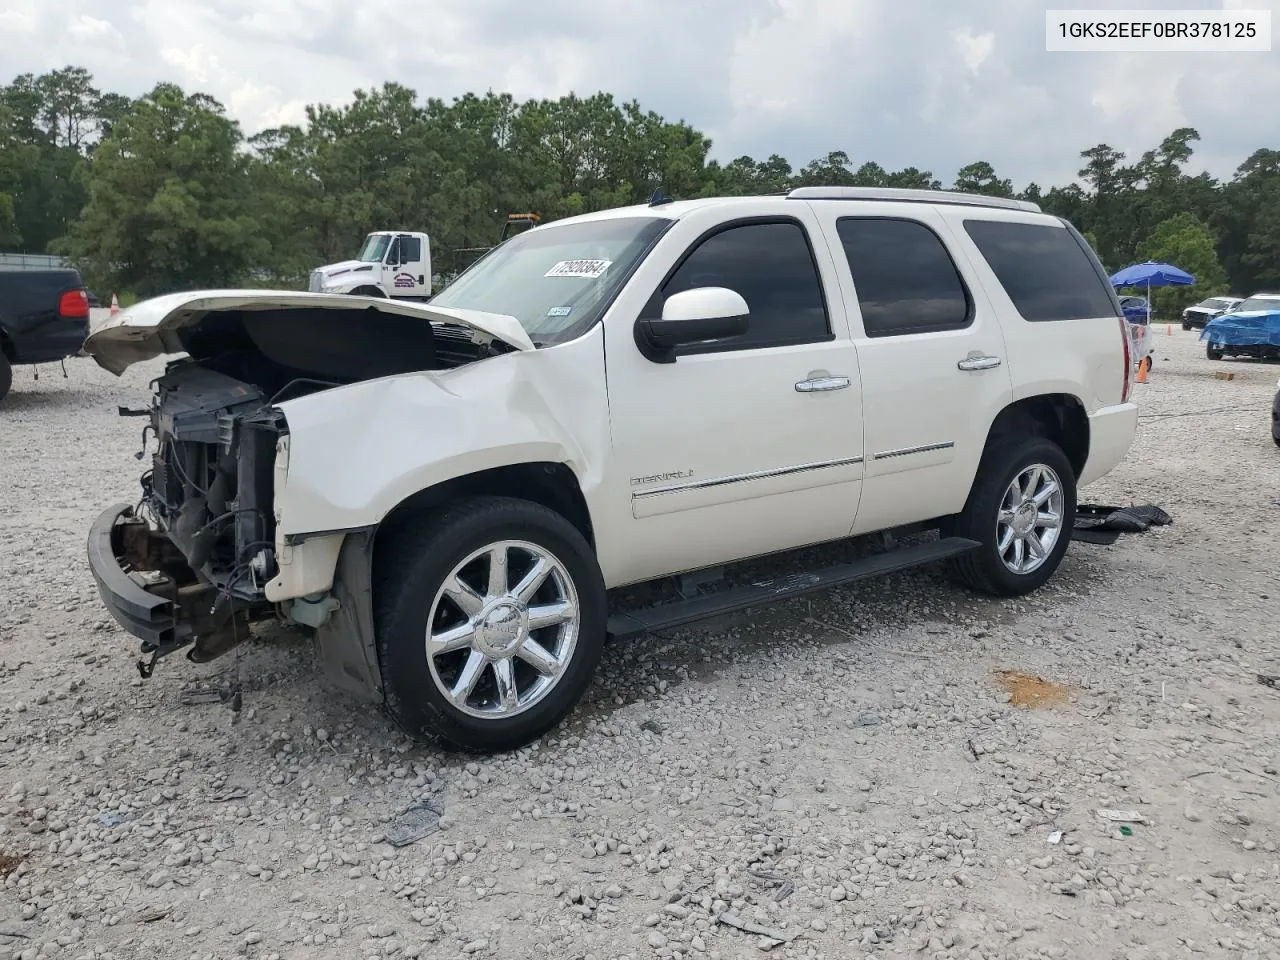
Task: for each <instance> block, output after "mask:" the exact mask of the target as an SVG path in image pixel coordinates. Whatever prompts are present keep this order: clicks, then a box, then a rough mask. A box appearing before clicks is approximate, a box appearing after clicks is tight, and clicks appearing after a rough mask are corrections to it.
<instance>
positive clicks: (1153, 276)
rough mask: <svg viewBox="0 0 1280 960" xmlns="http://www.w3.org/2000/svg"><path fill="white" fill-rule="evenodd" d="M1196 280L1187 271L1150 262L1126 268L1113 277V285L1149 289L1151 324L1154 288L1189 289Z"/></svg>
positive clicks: (1148, 313)
mask: <svg viewBox="0 0 1280 960" xmlns="http://www.w3.org/2000/svg"><path fill="white" fill-rule="evenodd" d="M1195 282H1196V278H1195V277H1193V276H1192V275H1191V274H1189V273H1187V272H1186V271H1185V270H1179V269H1178V268H1177V267H1175V266H1173V265H1172V264H1169V263H1156V262H1155V261H1154V260H1148V261H1146V262H1145V263H1135V264H1133V266H1130V267H1125V268H1124V269H1123V270H1121V271H1120V272H1119V273H1116V274H1113V275H1112V277H1111V285H1112V286H1113V287H1115V288H1116V289H1117V290H1119V289H1120V288H1121V287H1146V288H1147V323H1148V325H1150V323H1151V288H1152V287H1189V286H1191V285H1192V284H1193V283H1195Z"/></svg>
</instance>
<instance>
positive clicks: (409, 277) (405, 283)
mask: <svg viewBox="0 0 1280 960" xmlns="http://www.w3.org/2000/svg"><path fill="white" fill-rule="evenodd" d="M396 245H397V246H398V247H399V257H398V259H399V264H398V266H397V267H396V269H395V272H394V274H393V275H392V278H391V290H392V294H391V295H392V296H394V297H422V296H426V295H427V294H429V293H430V292H431V287H430V278H428V277H427V266H426V263H425V261H426V259H427V258H426V257H425V256H424V250H423V243H422V237H415V236H412V235H410V234H407V233H402V234H400V235H399V236H398V237H396Z"/></svg>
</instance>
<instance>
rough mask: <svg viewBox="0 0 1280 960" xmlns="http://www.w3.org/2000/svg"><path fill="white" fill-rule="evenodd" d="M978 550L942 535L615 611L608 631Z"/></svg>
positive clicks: (645, 626) (704, 614)
mask: <svg viewBox="0 0 1280 960" xmlns="http://www.w3.org/2000/svg"><path fill="white" fill-rule="evenodd" d="M979 546H981V544H980V543H978V541H976V540H967V539H965V538H964V537H943V538H942V539H940V540H931V541H929V542H927V543H921V544H915V545H913V546H909V547H898V548H896V549H894V550H889V551H887V552H885V553H876V554H872V555H871V556H869V557H863V558H862V559H861V560H855V561H853V562H852V563H840V564H836V565H835V566H833V567H825V568H823V569H820V570H813V571H809V572H807V573H793V574H790V575H788V576H785V577H778V578H776V579H774V580H761V581H759V582H757V583H752V584H747V585H745V586H741V587H732V588H730V589H728V590H721V591H719V592H717V593H711V594H704V595H702V596H698V597H689V598H687V599H684V600H673V601H671V602H670V603H661V604H658V605H656V606H652V607H643V608H641V609H639V610H629V611H627V612H625V613H615V614H613V615H612V616H610V617H609V623H608V628H607V629H608V632H609V635H610V636H612V637H615V638H620V637H630V636H635V635H636V634H641V633H649V632H650V631H653V630H669V629H671V628H672V627H682V626H684V625H686V624H689V623H695V622H697V621H698V620H705V619H707V618H709V617H718V616H721V615H723V614H726V613H736V612H737V611H739V610H746V609H748V608H749V607H758V606H761V605H763V604H769V603H776V602H778V601H779V600H786V599H788V598H790V597H798V596H800V595H801V594H805V593H811V592H812V591H814V590H825V589H827V588H828V587H837V586H840V585H841V584H845V583H853V582H854V581H855V580H867V579H870V578H871V577H878V576H881V575H882V574H886V573H897V572H898V571H899V570H909V569H911V568H912V567H919V566H923V565H924V564H926V563H936V562H937V561H939V560H949V559H950V558H952V557H958V556H960V555H961V554H965V553H968V552H969V551H970V550H973V549H974V548H975V547H979Z"/></svg>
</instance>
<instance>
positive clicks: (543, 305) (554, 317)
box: [431, 217, 671, 347]
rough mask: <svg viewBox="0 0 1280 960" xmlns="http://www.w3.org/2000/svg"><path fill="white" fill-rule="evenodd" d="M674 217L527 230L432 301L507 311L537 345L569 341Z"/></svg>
mask: <svg viewBox="0 0 1280 960" xmlns="http://www.w3.org/2000/svg"><path fill="white" fill-rule="evenodd" d="M670 224H671V221H670V220H667V219H665V218H660V217H620V218H617V219H610V220H588V221H585V222H579V223H568V224H565V225H564V226H557V225H555V224H552V225H550V226H546V227H537V228H535V229H533V230H527V231H525V232H524V233H521V234H519V235H518V236H515V237H512V238H511V239H510V240H508V241H506V242H505V243H503V244H501V245H499V246H498V247H495V248H494V249H493V250H492V251H491V252H490V253H489V254H488V255H486V256H485V257H484V258H483V259H481V260H479V261H477V262H476V263H475V264H474V265H472V266H471V267H470V268H469V269H468V270H466V271H465V272H464V273H463V274H462V275H461V276H460V277H458V279H456V280H454V281H453V283H451V284H449V286H447V287H445V288H444V289H443V290H441V291H440V293H438V294H437V295H436V296H435V297H434V298H432V301H431V303H432V305H434V306H437V307H453V308H454V309H458V310H482V311H484V312H486V313H501V314H506V315H507V316H511V317H515V318H516V319H517V320H518V321H520V325H521V326H522V327H524V331H525V333H527V334H528V335H529V339H530V340H532V341H533V342H534V343H535V344H536V345H537V346H540V347H546V346H550V345H552V344H555V343H564V342H566V341H569V340H572V339H574V338H575V337H577V336H579V335H580V334H581V333H582V332H583V331H584V330H586V329H588V328H589V327H590V326H591V325H592V324H593V323H595V322H596V320H598V319H599V318H600V314H601V313H602V312H603V311H604V309H605V307H607V306H608V305H609V303H610V302H612V300H613V297H614V295H615V294H616V293H617V292H618V289H619V288H620V287H621V285H622V282H623V281H624V280H625V279H626V278H627V276H628V274H629V273H630V272H631V269H632V268H633V267H634V266H635V265H636V264H637V263H639V262H640V259H641V258H642V257H643V256H644V254H645V253H646V252H647V251H648V249H649V246H650V245H651V244H652V243H653V242H654V241H655V240H656V239H657V238H658V237H659V236H660V235H661V234H662V232H663V231H664V230H666V228H667V227H668V226H669V225H670Z"/></svg>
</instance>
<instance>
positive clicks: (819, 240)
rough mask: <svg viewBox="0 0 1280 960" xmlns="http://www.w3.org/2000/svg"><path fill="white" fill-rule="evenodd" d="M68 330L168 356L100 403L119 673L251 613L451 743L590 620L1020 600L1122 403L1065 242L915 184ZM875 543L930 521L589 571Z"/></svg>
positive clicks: (644, 217)
mask: <svg viewBox="0 0 1280 960" xmlns="http://www.w3.org/2000/svg"><path fill="white" fill-rule="evenodd" d="M353 313H354V315H353ZM86 346H87V349H88V351H89V352H90V353H91V354H92V355H93V356H94V357H95V358H97V360H98V362H99V363H100V364H101V365H102V366H104V367H105V368H107V369H108V370H111V371H114V372H116V373H119V372H121V371H123V370H124V369H125V367H127V366H128V365H129V364H131V363H133V362H135V361H138V360H143V359H147V358H151V357H156V356H159V355H161V354H164V353H170V354H185V356H182V357H180V358H179V359H176V360H173V361H172V362H170V363H169V364H168V366H167V368H166V372H165V374H164V375H163V376H162V377H160V378H159V379H158V380H157V381H156V395H155V400H154V402H153V404H152V406H151V408H150V409H149V410H144V411H128V412H133V413H138V414H139V415H147V416H149V417H150V419H151V425H152V431H148V432H151V433H152V436H153V438H154V441H155V444H154V449H153V455H152V457H151V465H150V469H149V470H148V471H147V472H146V473H145V474H144V476H143V478H142V497H141V500H140V502H139V503H138V505H137V506H131V505H129V504H123V503H122V504H119V505H117V506H114V507H112V508H111V509H109V510H107V511H106V512H105V513H104V514H103V515H102V516H101V518H100V519H99V520H98V521H97V523H96V524H95V525H94V527H93V530H92V531H91V533H90V538H89V544H88V550H89V557H90V561H91V566H92V568H93V572H94V576H95V578H96V579H97V581H98V584H99V588H100V592H101V594H102V597H103V599H104V601H105V603H106V605H107V606H108V607H109V608H110V609H111V611H112V613H113V614H114V616H115V617H116V619H117V620H119V622H120V623H121V624H123V625H124V626H125V627H126V628H127V629H128V630H129V631H130V632H132V633H134V634H135V635H137V636H138V637H140V638H141V639H142V640H143V651H144V653H149V654H150V660H149V661H140V662H139V668H140V669H141V670H142V672H143V675H144V676H146V675H149V673H150V671H151V669H152V667H153V665H154V661H155V659H156V658H158V657H161V656H163V655H165V654H167V653H170V652H172V651H174V650H177V649H180V648H183V647H188V646H189V647H190V650H189V653H188V656H189V657H190V658H191V659H193V660H196V661H203V660H208V659H211V658H212V657H215V656H218V655H219V654H221V653H223V652H225V651H226V650H227V649H230V648H231V647H232V646H234V645H235V644H236V643H238V642H240V641H242V640H243V639H245V638H246V637H247V636H248V625H249V623H250V622H251V621H253V620H255V619H259V618H263V617H271V616H276V617H281V618H284V619H286V620H289V621H292V622H295V623H298V624H302V625H304V626H307V627H310V628H312V629H314V631H315V635H316V638H317V645H318V648H319V652H320V655H321V657H322V659H323V660H324V662H325V663H326V664H327V665H328V666H329V668H330V670H331V673H332V675H333V676H334V677H336V678H337V679H339V680H340V681H343V682H344V684H345V685H346V686H347V687H348V688H350V689H352V690H355V691H362V692H364V693H366V694H367V695H368V696H369V697H370V698H371V699H373V700H375V701H380V702H385V703H386V704H387V705H389V707H390V708H391V710H392V712H393V713H394V714H395V715H396V716H397V717H398V718H399V719H400V721H401V722H402V723H403V724H404V726H405V727H406V728H407V729H409V730H411V731H413V732H414V733H415V734H422V735H426V736H429V737H432V738H435V739H436V740H438V741H439V742H440V743H442V744H444V745H446V746H449V747H454V748H461V749H468V750H496V749H506V748H511V747H514V746H516V745H519V744H522V743H525V742H528V741H529V740H531V739H533V738H535V737H537V736H539V735H541V734H542V733H544V732H545V731H547V730H548V729H550V728H551V727H552V726H554V725H555V724H556V723H558V722H559V721H560V720H561V718H563V717H564V716H565V715H566V714H567V713H568V712H569V711H570V710H571V708H572V706H573V704H574V703H575V702H576V701H577V699H578V698H579V697H580V695H581V694H582V692H583V690H584V689H585V688H586V686H587V684H588V682H589V680H590V677H591V674H592V672H593V670H594V668H595V666H596V663H597V660H598V659H599V657H600V651H601V647H602V645H603V643H604V642H605V638H606V636H607V635H608V634H614V635H618V636H622V635H626V634H631V633H637V632H644V631H647V630H652V629H655V628H660V627H664V626H668V627H669V626H672V625H678V624H683V623H688V622H691V621H694V620H697V619H700V618H703V617H707V616H711V615H715V614H720V613H723V612H726V611H729V610H734V609H741V608H744V607H748V606H753V605H758V604H761V603H766V602H770V601H772V600H774V599H777V598H779V597H784V596H789V595H794V594H796V593H800V592H803V591H805V590H811V589H815V588H819V587H823V586H828V585H831V584H835V583H844V582H848V581H851V580H855V579H858V578H861V577H865V576H869V575H872V574H876V573H882V572H885V571H887V570H893V569H900V568H903V567H907V566H912V565H916V564H920V563H925V562H930V561H936V560H947V561H949V562H950V563H951V565H952V567H953V569H954V571H955V573H956V574H957V575H958V576H959V578H960V579H961V580H962V581H963V582H965V583H967V584H969V585H971V586H973V587H975V588H978V589H980V590H983V591H987V592H989V593H993V594H996V595H1004V596H1012V595H1017V594H1022V593H1025V592H1027V591H1029V590H1033V589H1035V588H1036V587H1038V586H1040V585H1041V584H1042V583H1044V582H1045V580H1047V579H1048V578H1049V577H1050V576H1051V575H1052V574H1053V572H1054V570H1055V569H1056V568H1057V566H1058V564H1059V562H1060V561H1061V559H1062V556H1063V553H1064V552H1065V551H1066V549H1067V546H1068V542H1069V540H1070V535H1071V529H1072V523H1073V518H1074V514H1075V505H1076V489H1077V487H1078V486H1079V485H1081V484H1085V483H1088V482H1090V481H1092V480H1095V479H1097V478H1098V477H1100V476H1102V475H1103V474H1105V473H1106V472H1108V471H1109V470H1111V469H1112V468H1113V467H1115V465H1116V464H1117V463H1118V462H1119V461H1120V459H1121V458H1122V457H1123V456H1124V454H1125V452H1126V451H1127V450H1128V448H1129V446H1130V444H1131V442H1132V440H1133V436H1134V430H1135V426H1136V421H1137V411H1136V409H1135V407H1134V405H1133V404H1131V403H1130V402H1129V391H1130V378H1131V374H1132V367H1131V363H1130V357H1129V355H1128V351H1129V338H1128V336H1127V333H1126V324H1125V322H1124V319H1123V317H1122V314H1121V311H1120V307H1119V304H1118V302H1117V300H1116V298H1115V295H1114V293H1113V292H1112V290H1111V287H1110V285H1109V283H1108V282H1107V277H1106V274H1105V272H1104V271H1103V270H1102V268H1101V266H1100V265H1099V263H1098V261H1097V258H1096V257H1095V256H1094V255H1093V253H1092V251H1091V250H1090V249H1089V247H1088V245H1087V244H1086V243H1085V241H1084V240H1083V239H1082V238H1081V237H1080V235H1079V234H1078V233H1077V232H1076V231H1075V230H1074V229H1073V228H1072V227H1071V226H1070V225H1069V224H1067V223H1065V222H1064V221H1062V220H1060V219H1057V218H1055V217H1051V216H1048V215H1046V214H1043V213H1041V212H1040V211H1039V210H1038V208H1036V207H1035V206H1033V205H1032V204H1028V203H1021V202H1017V201H1012V200H997V199H992V198H986V197H979V196H967V195H959V194H948V193H934V192H920V191H902V190H898V191H894V190H867V189H848V188H806V189H800V190H794V191H792V192H791V193H790V194H789V195H786V196H775V197H750V198H737V199H704V200H692V201H684V202H670V201H668V200H666V199H665V198H660V197H657V198H655V200H654V202H653V203H652V204H650V205H648V206H634V207H627V208H625V209H618V210H609V211H605V212H602V213H595V214H589V215H586V216H581V217H575V218H572V219H568V220H562V221H559V222H557V223H552V224H548V225H544V226H541V227H539V228H538V229H536V230H531V231H528V232H527V233H524V234H522V235H520V236H517V237H515V238H514V239H512V240H510V241H508V242H506V243H504V244H503V245H501V246H500V247H498V248H496V249H495V250H493V251H492V252H490V253H489V254H488V255H486V256H485V257H484V258H483V259H482V260H481V261H479V262H478V263H476V264H475V265H474V266H473V267H472V268H471V269H470V270H468V271H467V272H466V273H464V274H463V275H462V276H461V277H460V278H459V279H458V280H457V281H456V282H454V283H453V284H452V285H451V286H449V287H448V288H447V289H445V290H444V291H443V292H442V293H440V294H439V295H438V296H437V297H436V298H435V299H434V300H433V301H432V302H430V303H428V304H424V305H416V304H408V303H397V302H394V301H387V300H381V299H373V298H363V297H351V296H329V295H325V294H312V293H289V292H279V291H211V292H201V293H190V294H176V295H172V296H167V297H161V298H158V299H155V300H151V301H148V302H145V303H142V304H140V305H138V306H136V307H134V308H133V309H131V310H129V311H127V312H126V313H123V314H121V315H119V316H118V317H116V318H113V320H112V321H111V322H109V324H108V325H107V326H106V327H105V328H103V329H101V330H99V331H98V332H96V333H95V334H94V335H93V336H91V337H90V338H89V340H88V342H87V345H86ZM122 412H125V411H122ZM902 529H905V530H908V531H912V532H918V531H922V530H925V531H927V530H932V529H937V530H939V531H940V535H939V536H938V537H936V538H933V539H929V538H928V537H927V536H926V537H923V538H915V540H914V542H912V543H911V545H908V546H901V545H897V546H896V548H895V545H896V540H895V539H894V537H892V536H890V537H882V538H880V540H879V541H878V543H879V544H880V545H881V546H882V547H885V548H887V549H882V550H880V551H879V552H873V553H871V554H869V555H867V556H865V557H864V558H863V559H861V560H859V561H856V562H853V563H847V564H843V565H840V566H837V567H831V568H826V569H822V570H815V571H804V572H803V574H800V575H795V576H791V577H787V578H783V579H782V580H779V581H776V582H771V583H766V584H754V585H748V586H737V587H733V586H728V587H725V588H724V589H709V590H700V591H695V592H692V593H690V591H688V590H685V591H681V592H682V593H684V594H685V595H684V596H682V597H680V598H678V599H675V600H673V601H671V602H669V603H665V604H661V605H658V606H655V607H650V608H646V609H639V610H626V611H623V610H613V611H611V610H610V600H611V597H612V596H614V595H612V594H610V593H609V591H611V590H612V589H613V588H617V587H622V586H625V585H629V584H636V583H640V582H643V581H650V580H654V579H657V578H662V577H669V576H672V575H679V574H683V573H687V572H690V571H705V570H708V569H714V568H718V567H720V566H722V565H724V564H728V563H731V562H733V561H738V560H743V559H746V558H752V557H758V556H761V555H763V554H769V553H775V552H779V551H785V550H789V549H792V548H796V547H800V546H804V545H807V544H816V543H821V542H826V541H835V540H841V539H845V538H850V537H860V536H862V535H866V534H871V533H878V532H885V531H893V532H897V531H899V530H902Z"/></svg>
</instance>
